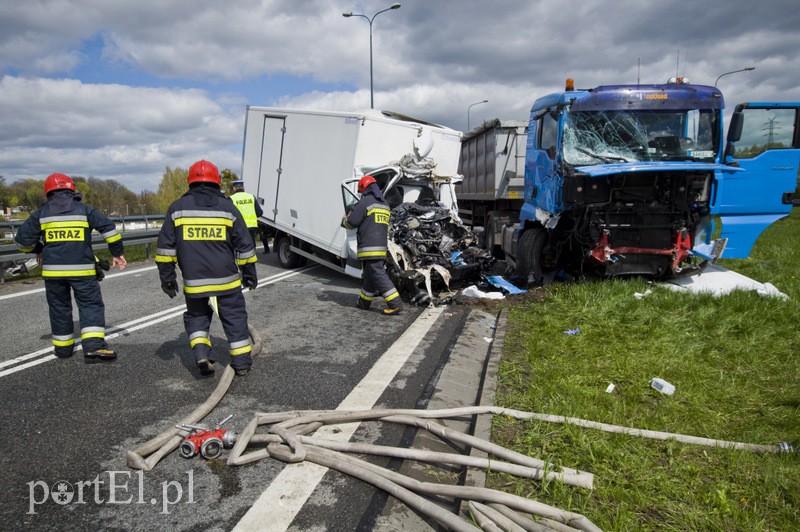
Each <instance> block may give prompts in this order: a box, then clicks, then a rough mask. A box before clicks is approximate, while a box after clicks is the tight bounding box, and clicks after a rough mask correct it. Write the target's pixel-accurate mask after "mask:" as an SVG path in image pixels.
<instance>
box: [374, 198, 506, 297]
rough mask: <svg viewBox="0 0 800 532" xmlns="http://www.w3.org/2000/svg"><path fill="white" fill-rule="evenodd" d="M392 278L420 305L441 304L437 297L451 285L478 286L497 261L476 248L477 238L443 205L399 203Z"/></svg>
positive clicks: (392, 235)
mask: <svg viewBox="0 0 800 532" xmlns="http://www.w3.org/2000/svg"><path fill="white" fill-rule="evenodd" d="M389 253H390V257H391V258H390V259H389V275H390V277H392V281H393V282H394V283H395V286H397V287H398V289H399V290H400V291H401V292H403V293H405V294H406V295H407V296H408V298H409V300H410V301H411V303H414V304H416V305H429V304H433V305H438V304H445V303H448V302H449V301H451V300H452V296H445V297H437V296H435V295H434V293H436V292H441V291H443V290H449V289H450V288H451V282H456V283H459V284H463V283H466V282H478V281H480V279H481V276H482V275H486V274H489V273H490V272H491V269H492V265H493V264H494V262H495V258H494V257H492V256H491V254H489V252H488V251H486V250H484V249H481V248H480V247H478V238H477V236H476V235H475V234H474V233H473V232H472V231H470V229H469V228H467V227H466V226H464V224H463V223H462V222H461V220H460V219H459V218H458V217H457V216H454V215H453V213H452V212H451V211H450V210H449V209H447V208H445V207H442V206H439V205H436V204H431V205H419V204H417V203H401V204H400V205H398V206H396V207H394V208H392V217H391V220H390V222H389Z"/></svg>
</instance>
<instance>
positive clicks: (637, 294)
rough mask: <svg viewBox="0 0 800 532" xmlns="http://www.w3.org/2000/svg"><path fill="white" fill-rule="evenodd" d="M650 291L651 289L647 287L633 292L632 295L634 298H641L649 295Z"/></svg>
mask: <svg viewBox="0 0 800 532" xmlns="http://www.w3.org/2000/svg"><path fill="white" fill-rule="evenodd" d="M652 293H653V291H652V290H650V289H649V288H648V289H647V290H645V291H644V292H635V293H634V294H633V297H635V298H636V299H643V298H645V297H647V296H649V295H650V294H652Z"/></svg>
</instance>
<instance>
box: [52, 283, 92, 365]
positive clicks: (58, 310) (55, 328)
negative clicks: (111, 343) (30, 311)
mask: <svg viewBox="0 0 800 532" xmlns="http://www.w3.org/2000/svg"><path fill="white" fill-rule="evenodd" d="M44 290H45V295H46V297H47V306H48V308H49V310H50V330H51V332H52V333H53V345H54V346H55V355H56V356H57V357H62V358H64V357H69V356H72V349H73V346H74V330H73V323H72V293H74V294H75V303H76V304H77V306H78V318H79V319H80V323H81V344H82V345H83V352H84V353H87V352H89V351H95V350H97V349H104V348H106V347H107V346H106V340H105V330H106V317H105V315H106V307H105V305H104V304H103V295H102V294H101V293H100V283H99V282H97V278H95V277H93V276H92V277H88V276H87V277H73V278H65V279H45V281H44Z"/></svg>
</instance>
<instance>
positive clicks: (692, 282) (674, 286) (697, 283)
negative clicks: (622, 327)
mask: <svg viewBox="0 0 800 532" xmlns="http://www.w3.org/2000/svg"><path fill="white" fill-rule="evenodd" d="M659 285H660V286H664V287H666V288H669V289H670V290H674V291H676V292H693V293H710V294H713V295H714V296H722V295H726V294H729V293H731V292H733V291H734V290H746V291H754V292H757V293H758V294H760V295H762V296H769V297H779V298H781V299H789V296H787V295H786V294H784V293H783V292H781V291H780V290H778V289H777V288H776V287H775V286H773V285H772V284H770V283H760V282H758V281H756V280H753V279H751V278H749V277H747V276H746V275H742V274H740V273H737V272H734V271H731V270H728V269H725V268H723V267H722V266H719V265H717V264H710V265H709V266H708V267H707V268H706V269H705V270H703V272H702V273H698V274H696V275H691V276H689V277H678V278H675V279H670V280H669V281H666V282H663V283H659Z"/></svg>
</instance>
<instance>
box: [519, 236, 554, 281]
mask: <svg viewBox="0 0 800 532" xmlns="http://www.w3.org/2000/svg"><path fill="white" fill-rule="evenodd" d="M546 240H547V232H546V231H545V229H544V228H543V227H534V228H532V229H528V230H527V231H525V232H524V233H522V236H520V237H519V243H518V244H517V275H518V276H520V277H522V278H523V279H525V280H526V281H527V283H528V284H529V285H536V286H539V285H541V284H542V283H543V282H544V275H543V273H542V250H544V244H545V241H546Z"/></svg>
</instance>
